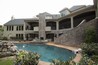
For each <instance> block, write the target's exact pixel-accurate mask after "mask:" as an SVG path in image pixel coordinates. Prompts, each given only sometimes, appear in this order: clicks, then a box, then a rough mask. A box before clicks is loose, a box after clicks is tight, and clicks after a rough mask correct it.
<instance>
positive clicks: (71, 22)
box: [71, 17, 73, 29]
mask: <svg viewBox="0 0 98 65" xmlns="http://www.w3.org/2000/svg"><path fill="white" fill-rule="evenodd" d="M71 28H72V29H73V17H71Z"/></svg>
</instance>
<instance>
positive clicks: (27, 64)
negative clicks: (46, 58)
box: [15, 51, 40, 65]
mask: <svg viewBox="0 0 98 65" xmlns="http://www.w3.org/2000/svg"><path fill="white" fill-rule="evenodd" d="M39 58H40V55H39V54H37V53H32V52H27V51H20V52H19V54H18V55H17V56H16V63H15V65H38V62H39Z"/></svg>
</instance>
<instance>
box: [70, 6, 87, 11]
mask: <svg viewBox="0 0 98 65" xmlns="http://www.w3.org/2000/svg"><path fill="white" fill-rule="evenodd" d="M84 7H86V6H85V5H76V6H73V7H71V8H70V9H69V10H70V11H75V10H78V9H81V8H84Z"/></svg>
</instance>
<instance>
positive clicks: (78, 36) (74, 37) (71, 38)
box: [55, 19, 98, 45]
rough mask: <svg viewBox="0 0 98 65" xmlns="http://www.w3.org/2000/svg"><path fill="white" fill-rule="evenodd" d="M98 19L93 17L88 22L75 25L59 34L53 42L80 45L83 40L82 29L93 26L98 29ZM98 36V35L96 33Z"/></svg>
mask: <svg viewBox="0 0 98 65" xmlns="http://www.w3.org/2000/svg"><path fill="white" fill-rule="evenodd" d="M97 26H98V19H93V20H91V21H89V22H84V23H82V24H81V25H79V26H78V27H75V28H73V29H71V30H69V31H67V32H66V33H64V34H63V35H61V36H60V37H59V38H57V39H55V43H61V44H65V45H76V44H77V45H80V43H83V42H84V31H85V30H86V29H87V28H94V29H96V32H97V29H98V27H97ZM97 37H98V35H97Z"/></svg>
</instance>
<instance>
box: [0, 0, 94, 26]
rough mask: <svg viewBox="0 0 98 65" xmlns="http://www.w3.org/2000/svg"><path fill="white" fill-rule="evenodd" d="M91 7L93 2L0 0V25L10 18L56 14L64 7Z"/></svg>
mask: <svg viewBox="0 0 98 65" xmlns="http://www.w3.org/2000/svg"><path fill="white" fill-rule="evenodd" d="M74 5H93V0H0V25H3V24H4V23H6V22H8V21H9V20H10V19H11V16H14V17H15V18H16V19H17V18H33V17H34V16H36V15H37V14H39V13H42V12H48V13H51V14H58V13H59V11H60V10H61V9H63V8H65V7H67V8H71V7H72V6H74Z"/></svg>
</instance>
